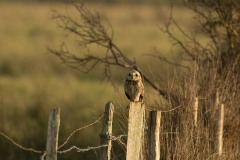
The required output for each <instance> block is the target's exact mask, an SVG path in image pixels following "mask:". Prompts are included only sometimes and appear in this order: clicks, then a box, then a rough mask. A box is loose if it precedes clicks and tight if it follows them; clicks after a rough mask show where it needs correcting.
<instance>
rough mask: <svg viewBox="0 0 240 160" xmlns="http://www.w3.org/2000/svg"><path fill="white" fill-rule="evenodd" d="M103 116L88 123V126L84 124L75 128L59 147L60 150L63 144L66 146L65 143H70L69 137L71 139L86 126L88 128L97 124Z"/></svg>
mask: <svg viewBox="0 0 240 160" xmlns="http://www.w3.org/2000/svg"><path fill="white" fill-rule="evenodd" d="M102 117H103V115H101V116H100V117H99V118H98V119H97V120H96V121H94V122H92V123H90V124H88V125H86V126H83V127H81V128H78V129H76V130H74V131H73V132H72V133H71V134H70V135H69V136H68V137H67V139H66V140H65V142H64V143H63V144H62V145H60V146H59V147H58V150H59V149H60V148H62V147H63V146H65V145H66V144H67V143H68V141H69V139H70V138H71V137H72V136H73V135H74V134H75V133H76V132H78V131H81V130H83V129H85V128H88V127H90V126H92V125H94V124H96V123H97V122H99V121H100V120H101V118H102Z"/></svg>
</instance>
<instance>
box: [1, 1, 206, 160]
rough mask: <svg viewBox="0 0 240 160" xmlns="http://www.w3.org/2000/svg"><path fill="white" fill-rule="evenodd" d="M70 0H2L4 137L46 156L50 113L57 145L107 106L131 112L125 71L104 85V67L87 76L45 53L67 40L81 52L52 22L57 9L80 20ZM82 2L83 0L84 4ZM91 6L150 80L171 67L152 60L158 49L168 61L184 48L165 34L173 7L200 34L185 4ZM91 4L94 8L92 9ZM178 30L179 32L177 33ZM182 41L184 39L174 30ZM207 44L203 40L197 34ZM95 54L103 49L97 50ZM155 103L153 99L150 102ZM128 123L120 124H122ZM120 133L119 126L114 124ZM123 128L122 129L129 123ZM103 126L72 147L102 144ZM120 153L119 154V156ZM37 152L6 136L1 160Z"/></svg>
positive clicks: (81, 155) (182, 23) (93, 156)
mask: <svg viewBox="0 0 240 160" xmlns="http://www.w3.org/2000/svg"><path fill="white" fill-rule="evenodd" d="M66 2H69V1H67V0H60V1H54V0H8V1H7V0H0V10H1V14H0V24H1V25H0V44H1V48H0V131H2V132H4V133H6V134H7V135H8V136H9V137H12V138H13V139H14V140H16V141H17V142H18V143H20V144H22V145H23V146H27V147H31V148H35V149H39V150H45V145H46V135H47V122H48V114H49V110H50V108H52V107H60V108H61V126H60V137H59V144H62V143H63V142H64V140H65V139H66V138H67V136H68V135H69V134H70V133H71V132H72V131H73V130H75V129H76V128H79V127H81V126H84V125H86V124H89V123H91V122H93V121H94V120H96V119H97V118H98V117H99V116H100V115H101V114H102V113H103V110H104V106H105V103H107V102H108V101H109V100H114V101H115V103H116V107H117V110H119V112H118V114H120V115H119V116H121V114H124V113H121V112H120V111H122V110H123V111H124V109H125V108H126V106H127V102H128V101H127V99H126V98H125V95H124V91H123V83H124V79H125V75H126V73H127V70H121V69H118V68H114V73H113V74H114V76H113V79H112V80H113V82H109V81H107V80H105V79H104V73H103V68H101V67H98V69H97V70H94V72H91V73H90V74H87V75H85V74H82V73H81V72H79V71H77V70H74V69H72V68H69V67H67V66H66V65H64V64H62V63H61V61H60V60H59V59H58V58H57V57H56V56H54V55H52V54H50V53H49V52H48V50H47V47H51V48H59V47H60V45H61V44H62V42H66V43H68V47H69V48H71V50H72V51H73V52H75V53H77V52H78V51H79V49H82V48H79V45H78V42H77V40H76V37H74V36H72V35H71V34H68V33H66V32H64V31H63V30H61V29H60V28H58V25H57V23H56V21H54V19H53V18H52V16H53V13H54V12H53V10H56V11H58V12H60V13H64V14H67V15H72V16H73V17H77V16H78V14H77V13H76V12H75V11H74V7H73V6H72V5H71V4H70V3H66ZM83 2H84V1H83ZM85 2H88V3H86V6H87V7H88V8H90V9H91V10H94V11H97V12H99V14H101V15H103V16H105V17H107V19H108V21H109V22H110V23H111V25H112V28H113V30H114V40H115V42H116V43H117V44H118V46H120V47H121V50H122V51H123V52H124V53H125V54H126V55H128V56H129V57H135V58H136V61H137V62H138V64H139V66H140V67H141V68H143V70H144V71H145V72H146V73H148V76H149V77H151V78H152V79H154V80H156V81H159V79H157V78H158V76H156V75H154V74H152V73H159V75H160V74H162V75H163V76H165V77H171V75H167V76H166V74H167V73H165V72H164V71H166V68H167V67H168V66H167V65H164V64H162V63H160V62H159V61H158V60H156V59H153V58H151V57H149V56H146V54H149V53H153V52H154V48H155V47H157V48H160V49H161V51H162V52H163V54H165V55H166V56H167V57H170V58H173V59H178V55H177V54H175V55H174V56H172V55H173V54H172V53H173V52H175V53H176V52H177V51H178V50H179V48H178V47H175V46H172V45H171V43H170V42H169V39H168V37H167V36H166V35H164V34H163V33H162V32H161V31H160V29H159V25H160V24H161V22H162V20H164V17H168V15H169V5H168V3H169V2H171V3H172V4H174V9H173V16H174V18H175V20H176V21H177V22H178V23H179V25H180V26H181V27H182V28H183V29H185V30H187V31H189V32H191V31H193V30H194V28H195V23H194V21H193V19H192V18H193V17H192V12H191V11H189V10H187V9H186V8H184V7H183V6H182V5H181V3H180V0H172V1H167V0H162V1H157V0H148V1H147V0H141V1H139V0H133V1H130V2H129V1H127V0H102V1H99V0H98V1H97V0H86V1H85ZM89 2H91V3H89ZM172 31H173V32H174V29H173V30H172ZM175 35H176V36H177V37H181V34H180V33H178V32H177V31H176V32H175ZM199 38H200V39H202V40H204V37H203V36H202V37H201V35H200V36H199ZM95 49H96V50H97V49H98V48H95ZM146 92H147V93H146V94H147V97H148V98H149V99H150V100H149V101H151V102H149V103H150V105H154V104H156V103H158V101H159V99H157V98H155V97H157V93H156V92H155V91H152V90H151V89H149V88H148V87H147V88H146ZM151 98H152V100H151ZM121 125H122V124H121ZM114 127H115V129H114V134H115V135H117V134H118V132H120V131H119V126H118V124H116V125H115V126H114ZM123 127H124V125H123ZM100 130H101V124H97V125H95V126H93V127H91V128H88V129H86V130H84V131H82V132H80V133H79V134H77V135H75V136H74V137H73V139H72V140H71V142H70V143H69V146H71V144H75V145H77V146H79V147H87V146H96V145H98V144H99V140H98V139H99V133H100ZM117 154H118V153H116V155H117ZM39 156H40V155H39V154H36V153H29V152H26V151H23V150H20V149H19V148H17V147H15V146H14V145H13V144H11V143H9V141H8V140H6V139H4V138H3V137H0V159H1V160H14V159H18V160H23V159H39ZM75 157H79V158H78V159H97V158H96V157H97V156H96V154H95V153H94V152H87V153H76V152H71V153H67V154H64V155H59V159H69V160H70V159H76V158H75Z"/></svg>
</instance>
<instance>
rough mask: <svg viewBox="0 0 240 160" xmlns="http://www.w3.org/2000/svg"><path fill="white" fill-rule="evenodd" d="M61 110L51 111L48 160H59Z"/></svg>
mask: <svg viewBox="0 0 240 160" xmlns="http://www.w3.org/2000/svg"><path fill="white" fill-rule="evenodd" d="M59 126H60V109H59V108H58V109H51V110H50V114H49V120H48V134H47V152H46V160H57V148H58V132H59Z"/></svg>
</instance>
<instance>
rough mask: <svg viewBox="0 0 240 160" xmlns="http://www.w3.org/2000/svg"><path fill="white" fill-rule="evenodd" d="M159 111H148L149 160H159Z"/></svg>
mask: <svg viewBox="0 0 240 160" xmlns="http://www.w3.org/2000/svg"><path fill="white" fill-rule="evenodd" d="M160 125H161V111H150V115H149V153H148V154H149V160H160Z"/></svg>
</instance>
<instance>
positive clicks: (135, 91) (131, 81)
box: [124, 70, 144, 102]
mask: <svg viewBox="0 0 240 160" xmlns="http://www.w3.org/2000/svg"><path fill="white" fill-rule="evenodd" d="M124 90H125V94H126V96H127V97H128V99H129V100H130V101H132V102H142V101H143V93H144V86H143V82H142V76H141V74H140V73H139V72H138V71H136V70H132V71H130V72H129V73H128V75H127V78H126V81H125V84H124Z"/></svg>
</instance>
